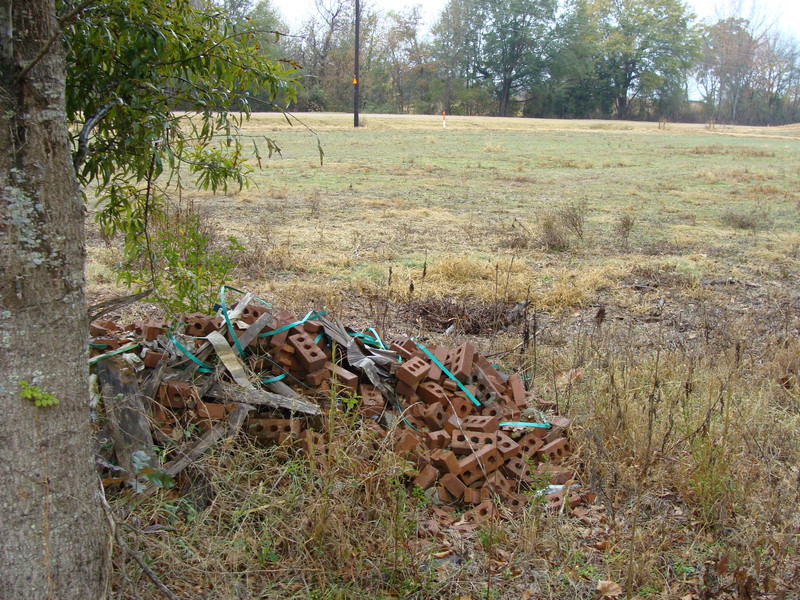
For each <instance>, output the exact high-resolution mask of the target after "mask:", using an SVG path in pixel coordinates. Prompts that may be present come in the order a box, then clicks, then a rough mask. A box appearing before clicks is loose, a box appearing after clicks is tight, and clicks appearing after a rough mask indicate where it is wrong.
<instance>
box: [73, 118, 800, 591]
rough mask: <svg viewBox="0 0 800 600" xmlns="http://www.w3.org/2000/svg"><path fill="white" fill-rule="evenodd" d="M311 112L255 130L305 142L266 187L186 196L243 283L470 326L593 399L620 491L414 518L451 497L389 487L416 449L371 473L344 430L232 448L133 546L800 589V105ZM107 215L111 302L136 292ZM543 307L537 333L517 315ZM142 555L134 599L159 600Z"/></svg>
mask: <svg viewBox="0 0 800 600" xmlns="http://www.w3.org/2000/svg"><path fill="white" fill-rule="evenodd" d="M298 117H299V118H300V119H301V121H302V122H303V124H304V125H300V124H294V126H289V125H288V124H287V123H286V121H285V120H284V119H283V118H282V117H280V116H277V115H256V116H254V117H253V119H251V121H250V122H249V123H247V124H246V126H245V128H244V130H243V133H244V134H245V135H248V136H253V138H254V139H256V141H257V138H258V137H262V138H263V136H267V137H270V138H273V139H275V140H276V141H277V142H278V144H279V145H280V146H281V148H282V155H281V156H277V157H273V158H272V159H270V160H266V159H265V160H264V163H263V167H264V168H262V169H258V170H256V171H254V173H253V181H252V184H251V185H250V186H249V187H248V188H246V189H244V190H241V191H231V192H229V193H228V194H211V193H209V192H204V191H201V190H193V189H189V190H184V191H183V194H182V201H183V202H188V201H193V202H194V203H195V205H196V206H198V207H200V209H201V211H202V213H203V214H204V215H205V217H206V218H207V219H208V220H209V222H211V223H213V224H214V226H215V227H216V228H218V229H219V231H220V234H221V237H224V236H227V235H234V236H236V237H237V238H238V239H239V241H240V242H241V243H242V244H243V245H244V246H245V248H246V250H245V251H244V252H243V253H242V254H241V256H240V257H239V265H238V267H237V269H236V272H235V276H236V277H235V280H234V281H231V282H230V283H231V285H234V286H235V287H238V288H240V289H247V290H251V291H255V292H257V293H258V294H259V295H260V296H261V297H262V298H264V299H265V300H267V301H269V302H271V303H272V304H273V305H275V306H276V307H279V308H288V309H290V310H292V311H295V312H296V313H303V314H304V313H305V312H307V311H308V310H311V309H327V310H329V311H331V312H333V313H335V314H336V315H338V316H341V317H342V320H343V321H344V322H345V323H347V324H350V325H352V326H357V327H361V326H367V325H375V326H379V327H381V328H383V329H384V330H386V331H388V332H391V333H396V334H404V335H419V336H424V337H427V338H430V339H433V340H435V341H443V340H444V339H445V337H444V333H443V331H444V330H445V329H446V328H447V327H449V326H450V325H452V326H453V328H452V331H451V332H450V333H449V334H448V335H449V336H450V337H449V338H448V339H452V340H461V339H464V337H465V336H469V337H470V339H473V340H475V341H476V342H477V343H478V345H479V346H480V348H481V351H482V352H484V353H487V354H493V355H495V357H496V360H497V361H498V364H499V365H500V367H501V368H505V369H508V370H522V371H524V372H525V373H526V374H527V375H528V377H529V379H528V381H529V384H530V386H531V390H532V391H533V392H534V393H535V394H536V395H537V396H538V397H541V398H543V399H546V400H552V401H555V402H557V403H558V408H559V412H560V413H561V414H564V415H566V416H569V417H571V418H573V419H574V422H573V426H572V431H571V436H572V439H573V440H574V442H575V444H576V446H577V448H578V450H577V452H576V455H575V456H574V457H573V459H572V460H573V461H574V463H573V464H574V466H575V467H576V468H577V469H578V472H579V473H580V475H581V482H582V484H584V485H585V486H587V487H589V488H591V489H592V490H593V491H594V492H595V493H597V494H598V499H597V505H596V506H592V507H589V508H586V509H585V510H581V511H580V512H579V513H578V514H577V515H576V516H569V515H565V514H546V513H544V512H543V511H542V510H541V509H540V508H539V507H537V506H532V507H531V509H530V510H529V511H528V512H526V513H525V514H524V515H522V516H519V517H518V518H516V519H513V520H511V521H509V522H501V523H497V524H494V525H492V526H491V527H488V526H487V527H483V528H480V529H477V530H474V531H469V532H463V531H460V532H456V531H445V532H442V533H441V535H439V536H435V537H433V538H417V536H416V534H415V531H416V521H417V519H424V518H426V515H427V511H428V510H429V508H430V506H429V501H428V500H426V499H424V498H421V497H417V496H414V495H413V494H412V495H406V494H405V493H404V492H402V491H401V490H400V489H398V487H397V486H396V485H394V484H393V482H397V481H402V479H403V472H404V468H405V466H404V465H398V464H397V463H396V462H392V461H391V460H390V459H388V458H387V461H385V462H383V463H381V464H374V465H371V466H370V467H369V470H368V471H367V472H365V471H364V465H363V464H357V461H355V460H353V459H352V457H349V456H348V454H347V449H346V448H344V449H343V452H342V455H341V456H339V457H337V459H336V460H335V461H333V463H332V464H331V465H330V466H329V468H327V469H326V470H325V471H324V472H310V471H309V467H308V465H305V464H303V462H302V461H297V460H295V461H289V462H285V461H283V460H280V457H279V456H277V454H276V453H274V452H271V451H269V450H264V449H261V448H250V447H243V448H240V449H239V450H240V451H239V452H238V453H235V454H234V455H230V454H226V453H225V452H223V451H219V452H218V453H216V454H212V455H211V456H209V457H207V458H206V459H204V460H205V467H206V469H207V472H206V476H207V477H208V478H209V480H210V483H211V485H212V486H213V487H214V488H215V489H216V490H217V497H216V499H215V501H214V502H212V504H211V506H210V507H209V508H208V509H206V510H205V511H202V512H201V513H192V512H191V511H188V512H187V510H185V507H184V508H181V501H180V500H179V499H177V498H169V497H164V498H152V499H150V500H148V501H147V502H145V503H144V504H142V505H140V506H137V508H136V513H135V514H136V516H137V518H138V519H140V521H141V523H142V526H143V527H144V525H147V524H159V525H164V524H169V525H170V526H171V527H175V528H176V529H175V531H172V532H170V533H169V534H168V535H163V536H156V535H150V536H146V535H143V534H142V535H138V537H136V540H135V543H136V547H137V548H138V550H139V551H141V552H143V553H145V554H146V555H147V556H148V557H149V558H150V560H151V561H152V564H153V566H154V568H156V569H157V570H158V571H159V572H160V573H161V574H162V578H163V579H164V581H165V582H166V583H167V584H168V585H169V586H170V587H172V588H173V589H175V590H176V591H178V590H180V591H181V592H182V594H184V595H182V597H186V598H220V599H222V598H231V599H233V598H319V599H322V598H326V599H327V598H330V599H333V598H399V597H405V598H420V599H422V598H471V599H473V600H478V599H479V598H481V599H482V598H509V599H511V598H514V599H518V598H529V599H530V598H596V597H598V593H597V592H596V591H595V587H596V585H597V582H598V581H600V580H607V581H614V582H617V583H619V584H620V585H621V586H622V587H623V588H624V589H625V590H626V591H627V594H628V595H629V597H641V598H665V599H666V598H697V599H699V598H797V597H800V596H799V595H800V570H799V569H800V559H799V558H798V555H799V553H798V548H799V547H800V544H798V542H799V541H800V540H798V537H799V536H800V512H798V510H797V506H798V505H799V504H800V386H798V376H799V375H798V374H799V373H800V289H799V288H798V281H799V279H798V278H799V277H800V126H787V127H775V128H763V129H757V128H741V127H720V126H717V128H716V130H715V131H709V130H707V129H706V128H705V127H704V126H700V125H680V124H668V125H667V128H666V130H658V129H657V124H655V123H633V122H615V121H543V120H523V119H498V118H471V117H448V119H447V128H443V127H442V124H441V117H436V116H431V117H411V116H383V115H366V116H365V117H364V127H362V128H359V129H357V130H354V129H353V127H352V116H348V115H314V114H309V115H299V116H298ZM309 129H311V130H313V131H314V132H315V133H316V136H318V137H319V139H320V141H321V144H322V147H323V149H324V151H325V160H324V163H323V164H321V165H320V163H319V160H318V153H317V137H316V136H315V134H314V133H311V132H310V131H309ZM89 227H90V247H89V266H88V268H87V276H88V280H89V291H90V295H93V296H95V297H97V298H104V297H106V296H108V295H111V294H114V293H123V292H122V291H121V290H120V289H118V288H116V286H115V285H114V284H113V278H112V274H111V271H110V266H111V265H112V264H113V263H114V262H115V261H116V260H117V255H116V252H115V250H114V249H113V248H109V247H106V246H104V245H103V244H101V243H100V241H99V236H97V235H96V232H95V231H94V226H93V225H90V226H89ZM222 234H224V236H223V235H222ZM412 283H413V290H412V289H411V287H412V286H411V284H412ZM524 300H530V301H531V306H530V309H529V312H528V316H527V323H528V332H529V334H530V337H528V338H527V339H526V338H524V337H523V331H524V329H525V328H524V327H523V324H522V323H521V322H516V323H514V324H512V325H506V324H505V323H504V322H503V320H502V318H501V315H502V314H504V313H505V311H506V309H507V308H508V307H510V306H512V305H514V304H515V303H517V302H520V301H524ZM601 309H602V310H601ZM136 310H137V311H140V312H148V311H152V310H154V309H153V308H152V307H150V306H149V305H142V306H140V307H137V309H136ZM473 314H482V315H486V318H485V319H484V323H482V324H476V323H475V322H474V320H473V319H471V318H470V315H473ZM340 426H341V427H351V428H352V429H353V431H352V436H353V438H354V439H355V438H357V434H358V425H357V423H353V422H349V423H345V424H340ZM378 478H379V479H381V481H382V483H380V484H375V485H374V486H370V485H363V484H364V482H365V481H366V480H370V481H373V480H374V479H378ZM362 488H365V489H366V490H367V492H364V490H363V489H362ZM129 571H130V572H129V573H127V575H125V577H127V578H130V579H131V580H132V581H133V582H134V584H133V585H130V584H125V583H124V582H123V583H121V584H119V587H118V589H119V590H120V591H119V596H118V597H120V598H128V597H131V598H133V597H135V596H134V594H133V589H135V588H137V587H138V593H139V595H140V597H156V595H157V592H156V591H147V589H146V588H147V583H146V581H145V580H144V579H143V578H142V576H141V574H140V573H138V572H136V571H135V570H134V569H133V566H132V565H131V566H129ZM122 579H124V578H122ZM122 579H121V580H122ZM184 582H185V583H184ZM148 594H150V595H148Z"/></svg>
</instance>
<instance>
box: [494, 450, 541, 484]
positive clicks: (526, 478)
mask: <svg viewBox="0 0 800 600" xmlns="http://www.w3.org/2000/svg"><path fill="white" fill-rule="evenodd" d="M501 470H502V471H503V473H505V474H506V475H507V476H508V477H510V478H511V479H513V480H514V481H516V482H518V483H519V484H520V485H523V486H527V485H530V484H531V483H532V482H533V478H532V477H531V476H530V470H529V469H528V464H527V463H526V462H525V460H523V459H522V458H520V457H519V456H516V457H514V458H511V459H509V460H507V461H506V462H505V463H504V464H503V467H502V469H501Z"/></svg>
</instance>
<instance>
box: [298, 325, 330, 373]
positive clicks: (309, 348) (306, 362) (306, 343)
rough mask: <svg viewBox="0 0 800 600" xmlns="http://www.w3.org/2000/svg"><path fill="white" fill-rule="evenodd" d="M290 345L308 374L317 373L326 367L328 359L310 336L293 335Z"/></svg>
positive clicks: (302, 334)
mask: <svg viewBox="0 0 800 600" xmlns="http://www.w3.org/2000/svg"><path fill="white" fill-rule="evenodd" d="M289 344H290V345H291V346H293V347H294V349H295V356H296V357H297V360H298V361H299V362H300V365H301V366H302V367H303V369H305V370H306V371H307V372H309V373H310V372H312V371H317V370H319V369H321V368H322V367H324V366H325V363H326V362H327V360H328V359H327V357H326V356H325V353H324V352H323V351H322V350H321V349H320V347H319V346H317V345H316V344H315V343H314V339H313V338H312V337H311V336H310V335H309V334H307V333H299V334H296V335H293V336H291V337H290V338H289Z"/></svg>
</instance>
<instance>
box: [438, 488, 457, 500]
mask: <svg viewBox="0 0 800 600" xmlns="http://www.w3.org/2000/svg"><path fill="white" fill-rule="evenodd" d="M436 492H437V494H438V496H439V500H441V501H442V502H444V503H445V504H450V503H451V502H455V501H456V499H455V497H454V496H453V494H451V493H450V492H449V491H447V488H446V487H444V486H443V485H442V484H439V485H437V486H436Z"/></svg>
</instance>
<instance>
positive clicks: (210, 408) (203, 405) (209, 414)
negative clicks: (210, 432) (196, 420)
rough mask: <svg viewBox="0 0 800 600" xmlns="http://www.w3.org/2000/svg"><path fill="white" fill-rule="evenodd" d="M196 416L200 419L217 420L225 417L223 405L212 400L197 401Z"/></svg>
mask: <svg viewBox="0 0 800 600" xmlns="http://www.w3.org/2000/svg"><path fill="white" fill-rule="evenodd" d="M197 416H198V417H200V418H201V419H211V420H212V421H219V420H221V419H224V418H225V405H224V404H216V403H212V402H198V403H197Z"/></svg>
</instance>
